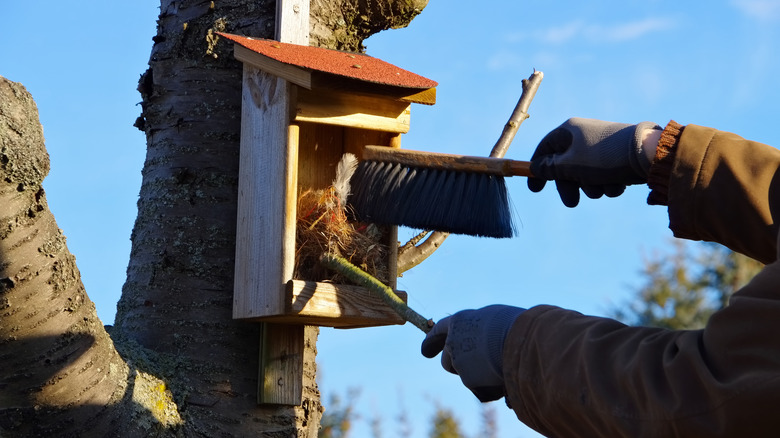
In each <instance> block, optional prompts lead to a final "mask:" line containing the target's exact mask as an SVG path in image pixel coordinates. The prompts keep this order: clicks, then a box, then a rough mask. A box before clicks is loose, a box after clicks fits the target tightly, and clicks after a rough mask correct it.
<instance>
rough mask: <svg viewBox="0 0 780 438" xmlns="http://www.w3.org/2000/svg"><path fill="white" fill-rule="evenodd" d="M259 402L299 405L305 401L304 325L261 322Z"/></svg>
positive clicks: (258, 380)
mask: <svg viewBox="0 0 780 438" xmlns="http://www.w3.org/2000/svg"><path fill="white" fill-rule="evenodd" d="M260 333H261V335H260V368H259V370H258V379H257V382H258V389H257V403H258V404H275V405H290V406H298V405H300V404H301V403H302V401H303V352H304V335H305V330H304V326H302V325H284V324H261V326H260Z"/></svg>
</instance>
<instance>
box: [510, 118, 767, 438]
mask: <svg viewBox="0 0 780 438" xmlns="http://www.w3.org/2000/svg"><path fill="white" fill-rule="evenodd" d="M778 168H780V152H778V151H777V150H775V149H773V148H771V147H769V146H766V145H762V144H759V143H755V142H750V141H746V140H744V139H742V138H740V137H737V136H735V135H733V134H728V133H724V132H719V131H716V130H713V129H709V128H703V127H698V126H693V125H688V126H686V127H685V129H684V131H683V133H682V136H681V137H680V139H679V143H678V145H677V150H676V152H675V157H674V163H673V165H672V166H671V172H670V177H669V184H668V206H669V207H668V208H669V216H670V227H671V228H672V230H673V231H674V233H675V235H676V236H678V237H684V238H688V239H705V240H713V241H717V242H721V243H723V244H725V245H728V246H729V247H731V248H732V249H735V250H738V251H741V252H744V253H745V254H748V255H751V256H753V257H756V258H758V259H760V260H762V261H764V262H767V263H770V264H769V265H767V266H766V268H765V269H764V270H763V271H762V272H761V273H760V274H759V275H757V276H756V277H755V278H754V279H753V280H752V281H751V282H750V283H749V284H748V285H747V286H745V287H744V288H743V289H742V290H740V291H739V292H737V293H736V294H735V295H734V296H733V298H732V300H731V303H730V305H729V306H728V307H727V308H726V309H724V310H722V311H720V312H717V313H716V314H715V315H713V317H712V318H711V319H710V321H709V322H708V324H707V326H706V328H705V329H703V330H689V331H671V330H664V329H656V328H647V327H628V326H625V325H623V324H621V323H619V322H617V321H614V320H610V319H605V318H597V317H591V316H584V315H582V314H579V313H577V312H573V311H569V310H564V309H561V308H557V307H553V306H538V307H534V308H531V309H529V310H528V311H526V312H525V313H523V314H522V315H521V316H520V317H519V318H518V319H517V321H516V322H515V324H514V326H513V327H512V329H511V330H510V333H509V335H508V336H507V339H506V342H505V345H504V377H505V381H506V386H507V402H508V403H509V404H510V405H511V406H512V408H513V409H514V410H515V412H516V414H517V416H518V418H519V419H520V420H522V421H523V422H525V423H526V424H528V425H529V426H530V427H533V428H534V429H536V430H538V431H539V432H541V433H543V434H546V435H549V436H556V437H567V436H575V437H593V436H605V437H674V436H693V437H705V436H740V437H744V436H751V437H757V436H777V434H778V433H779V432H778V431H779V430H780V415H778V413H777V412H778V411H777V410H778V406H780V262H778V261H775V260H776V258H777V254H776V248H777V225H776V224H775V222H776V221H775V220H774V218H776V217H777V213H776V209H777V208H780V194H778V193H777V189H778V187H777V181H776V179H777V178H776V176H775V174H776V173H777V171H778Z"/></svg>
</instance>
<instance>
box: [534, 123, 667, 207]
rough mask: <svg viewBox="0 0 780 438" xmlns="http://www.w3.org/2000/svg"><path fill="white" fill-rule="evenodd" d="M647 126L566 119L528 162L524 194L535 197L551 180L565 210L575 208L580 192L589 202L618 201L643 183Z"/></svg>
mask: <svg viewBox="0 0 780 438" xmlns="http://www.w3.org/2000/svg"><path fill="white" fill-rule="evenodd" d="M647 129H659V130H660V129H661V127H660V126H658V125H656V124H655V123H651V122H642V123H640V124H638V125H629V124H625V123H612V122H604V121H601V120H594V119H581V118H571V119H569V120H567V121H566V122H564V123H563V124H562V125H561V126H559V127H557V128H555V129H554V130H552V131H550V133H549V134H547V135H546V136H545V137H544V138H543V139H542V141H541V142H540V143H539V146H538V147H537V148H536V151H535V152H534V154H533V156H532V157H531V172H532V173H533V174H534V176H535V177H534V178H529V179H528V188H529V189H531V191H532V192H538V191H540V190H542V188H544V185H545V183H546V182H547V181H546V180H555V184H556V187H557V189H558V194H559V195H560V197H561V201H563V203H564V205H566V206H567V207H575V206H576V205H577V204H578V203H579V201H580V192H579V189H582V191H583V192H584V193H585V194H586V195H587V196H588V197H589V198H592V199H596V198H600V197H601V196H602V195H607V196H609V197H615V196H619V195H620V194H622V193H623V191H625V189H626V186H628V185H631V184H641V183H645V182H647V172H648V171H649V169H650V160H649V159H648V158H647V157H646V156H645V153H644V151H643V150H642V136H643V134H644V133H645V130H647Z"/></svg>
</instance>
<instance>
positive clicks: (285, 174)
mask: <svg viewBox="0 0 780 438" xmlns="http://www.w3.org/2000/svg"><path fill="white" fill-rule="evenodd" d="M290 87H291V86H290V84H289V83H288V82H287V81H285V80H284V79H281V78H277V77H275V76H272V75H269V74H268V73H265V72H262V71H260V70H258V69H256V68H254V67H252V66H250V65H247V64H245V65H244V79H243V95H242V111H241V113H242V115H241V151H240V158H239V159H240V169H239V183H238V212H237V213H238V223H237V230H236V235H237V240H236V269H235V290H234V293H233V295H234V298H233V317H234V318H253V317H257V316H260V315H268V314H274V313H279V312H282V311H283V310H284V303H283V302H282V296H283V292H284V285H285V284H286V283H287V281H289V280H290V278H291V276H292V273H291V270H290V268H289V267H287V266H286V265H285V263H286V262H287V260H289V256H287V255H284V254H283V251H289V250H290V248H289V235H288V234H285V233H286V232H285V225H286V224H287V223H288V222H289V214H287V215H285V212H286V211H288V207H287V204H288V203H289V202H290V197H291V196H292V197H293V199H294V196H295V194H294V193H293V194H290V193H289V192H288V190H290V187H292V190H294V187H295V184H293V185H287V184H290V180H291V179H294V175H292V174H291V171H290V169H291V168H293V167H291V166H293V165H292V164H291V163H290V159H289V155H288V154H287V153H286V152H285V148H286V147H287V146H288V135H289V132H288V127H289V114H290V111H289V108H290V104H289V96H288V94H289V93H290ZM293 232H294V227H293Z"/></svg>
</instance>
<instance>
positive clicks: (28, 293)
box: [0, 77, 165, 437]
mask: <svg viewBox="0 0 780 438" xmlns="http://www.w3.org/2000/svg"><path fill="white" fill-rule="evenodd" d="M48 171H49V156H48V154H47V153H46V149H45V148H44V143H43V130H42V129H41V125H40V122H39V121H38V110H37V108H36V106H35V103H34V102H33V99H32V96H30V94H29V93H28V92H27V90H25V89H24V87H23V86H22V85H21V84H17V83H14V82H11V81H8V80H7V79H5V78H2V77H0V206H1V207H2V208H0V436H3V437H6V436H9V437H10V436H24V437H28V436H103V435H110V434H111V432H112V431H114V430H116V428H117V427H119V428H121V429H122V430H126V431H128V433H137V434H141V435H142V434H144V432H145V430H143V428H145V427H148V428H150V429H151V428H152V427H153V424H154V423H155V422H156V420H154V418H153V417H152V416H151V415H149V414H150V412H149V411H148V410H147V409H146V408H145V407H144V406H142V405H140V404H138V403H136V402H135V401H134V399H133V392H134V391H133V389H134V388H135V385H134V383H135V381H136V374H135V371H133V372H131V371H130V369H129V368H128V366H127V364H126V363H125V361H124V360H123V359H122V358H121V357H120V356H119V354H117V352H116V350H115V349H114V346H113V344H112V342H111V339H110V338H109V335H108V333H106V330H105V329H104V328H103V325H102V324H101V323H100V321H99V320H98V317H97V314H96V312H95V306H94V304H93V303H92V302H91V301H90V300H89V298H88V297H87V295H86V293H85V291H84V286H83V285H82V283H81V278H80V275H79V271H78V269H77V268H76V264H75V258H74V257H73V255H72V254H71V253H70V252H69V251H68V249H67V247H66V245H65V236H63V235H62V231H61V230H60V229H59V228H58V227H57V224H56V222H55V221H54V217H53V216H52V214H51V212H50V211H49V209H48V206H47V203H46V196H45V194H44V192H43V188H42V187H41V183H42V181H43V178H44V177H45V176H46V174H47V173H48ZM162 392H163V393H165V391H164V390H163V391H162ZM118 411H122V412H124V413H126V414H128V415H123V416H122V417H121V418H120V417H117V416H114V415H112V413H113V412H118ZM122 418H124V420H125V421H121V419H122ZM139 436H140V435H139Z"/></svg>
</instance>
